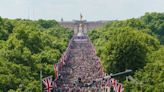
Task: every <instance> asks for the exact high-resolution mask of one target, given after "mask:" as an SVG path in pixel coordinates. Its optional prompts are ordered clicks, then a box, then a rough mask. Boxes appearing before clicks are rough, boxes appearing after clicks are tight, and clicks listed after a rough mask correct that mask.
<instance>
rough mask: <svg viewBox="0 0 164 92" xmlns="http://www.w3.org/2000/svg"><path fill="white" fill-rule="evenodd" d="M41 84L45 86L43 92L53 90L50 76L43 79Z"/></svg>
mask: <svg viewBox="0 0 164 92" xmlns="http://www.w3.org/2000/svg"><path fill="white" fill-rule="evenodd" d="M42 82H43V84H44V86H45V88H44V90H45V92H51V90H52V89H53V83H52V76H49V77H46V78H44V79H43V80H42Z"/></svg>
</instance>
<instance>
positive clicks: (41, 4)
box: [0, 0, 164, 21]
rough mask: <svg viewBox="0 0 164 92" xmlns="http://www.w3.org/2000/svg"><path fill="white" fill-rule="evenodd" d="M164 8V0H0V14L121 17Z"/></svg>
mask: <svg viewBox="0 0 164 92" xmlns="http://www.w3.org/2000/svg"><path fill="white" fill-rule="evenodd" d="M145 12H164V0H0V16H1V17H3V18H12V19H13V18H24V19H33V20H37V19H55V20H58V21H60V20H61V18H63V20H64V21H71V20H74V19H79V18H80V13H81V14H82V15H83V16H84V19H86V20H88V21H98V20H124V19H128V18H133V17H134V18H138V17H140V16H142V15H144V13H145Z"/></svg>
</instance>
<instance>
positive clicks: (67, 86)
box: [56, 41, 104, 92]
mask: <svg viewBox="0 0 164 92" xmlns="http://www.w3.org/2000/svg"><path fill="white" fill-rule="evenodd" d="M70 45H71V49H70V53H69V57H68V61H66V62H65V65H64V66H63V67H62V69H60V71H59V78H58V80H57V81H56V84H57V89H56V91H58V92H97V91H98V90H99V89H100V88H98V86H96V85H95V86H92V87H89V86H87V83H91V82H93V80H94V79H97V78H102V77H103V76H104V73H103V71H102V68H101V65H100V61H99V58H98V57H97V56H96V53H95V49H94V47H93V46H92V44H91V42H90V41H85V42H74V41H72V43H71V44H70Z"/></svg>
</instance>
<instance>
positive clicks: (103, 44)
mask: <svg viewBox="0 0 164 92" xmlns="http://www.w3.org/2000/svg"><path fill="white" fill-rule="evenodd" d="M88 35H89V37H90V39H91V41H92V42H93V43H94V45H95V47H96V51H97V55H98V56H99V57H100V58H101V64H102V65H103V68H104V71H105V72H106V73H108V74H110V73H117V72H121V71H125V70H126V69H132V70H133V73H132V74H131V75H132V76H133V78H134V80H133V81H126V80H125V77H118V79H119V80H120V81H122V82H124V85H125V91H126V92H163V91H164V46H163V44H164V13H155V12H154V13H146V14H145V15H144V16H141V17H140V18H132V19H127V20H120V21H112V22H110V23H108V24H106V25H105V26H104V27H101V28H98V29H95V30H93V31H90V32H89V33H88Z"/></svg>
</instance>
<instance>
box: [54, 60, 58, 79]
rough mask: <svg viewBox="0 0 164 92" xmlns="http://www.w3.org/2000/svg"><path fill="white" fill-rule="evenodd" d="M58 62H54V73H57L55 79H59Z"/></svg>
mask: <svg viewBox="0 0 164 92" xmlns="http://www.w3.org/2000/svg"><path fill="white" fill-rule="evenodd" d="M58 68H59V66H58V63H57V64H54V73H55V81H56V80H57V79H58V71H59V69H58Z"/></svg>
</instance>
